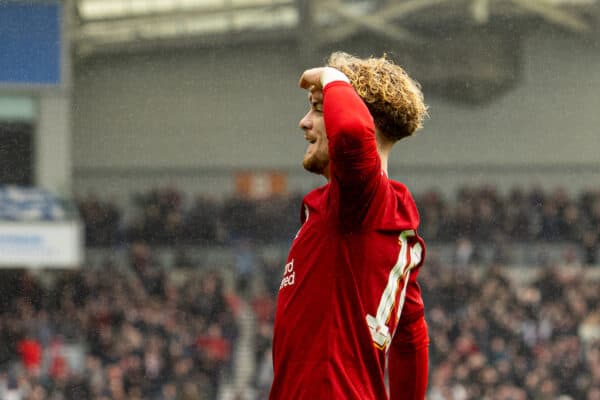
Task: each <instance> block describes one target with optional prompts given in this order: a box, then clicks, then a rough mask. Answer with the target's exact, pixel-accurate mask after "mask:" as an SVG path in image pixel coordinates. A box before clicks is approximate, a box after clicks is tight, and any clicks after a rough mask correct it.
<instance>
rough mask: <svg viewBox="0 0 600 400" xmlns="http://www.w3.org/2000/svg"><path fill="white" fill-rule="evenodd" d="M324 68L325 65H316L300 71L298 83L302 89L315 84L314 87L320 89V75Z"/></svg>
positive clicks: (307, 88) (309, 87)
mask: <svg viewBox="0 0 600 400" xmlns="http://www.w3.org/2000/svg"><path fill="white" fill-rule="evenodd" d="M325 68H326V67H317V68H310V69H307V70H306V71H304V72H303V73H302V76H300V81H299V82H298V85H299V86H300V87H301V88H302V89H306V90H309V89H311V86H315V87H316V88H318V89H321V88H322V85H321V75H322V74H323V71H325Z"/></svg>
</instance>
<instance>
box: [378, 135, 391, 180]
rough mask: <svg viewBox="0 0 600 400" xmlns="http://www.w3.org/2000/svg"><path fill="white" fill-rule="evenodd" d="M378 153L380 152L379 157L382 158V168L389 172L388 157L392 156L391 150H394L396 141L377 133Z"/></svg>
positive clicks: (386, 172)
mask: <svg viewBox="0 0 600 400" xmlns="http://www.w3.org/2000/svg"><path fill="white" fill-rule="evenodd" d="M376 139H377V153H379V158H380V159H381V168H382V169H383V171H384V172H385V174H386V175H388V176H389V174H388V159H389V157H390V152H391V151H392V147H393V146H394V142H392V141H390V140H387V139H385V138H383V137H382V135H380V134H377V135H376Z"/></svg>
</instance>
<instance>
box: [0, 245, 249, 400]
mask: <svg viewBox="0 0 600 400" xmlns="http://www.w3.org/2000/svg"><path fill="white" fill-rule="evenodd" d="M126 267H127V268H117V267H116V266H114V265H110V264H107V265H104V266H103V267H102V268H98V269H92V268H87V269H81V270H76V271H72V272H57V273H56V274H54V275H53V277H54V281H53V282H44V280H43V279H42V278H41V277H38V276H36V275H33V274H32V273H30V272H27V271H23V270H12V271H11V270H3V271H1V279H0V284H1V286H2V287H1V288H0V296H2V299H1V300H2V301H1V302H0V307H1V309H0V398H1V399H3V400H43V399H49V400H87V399H90V400H108V399H114V400H126V399H127V400H135V399H148V400H159V399H160V400H198V399H201V400H202V399H204V400H214V399H217V393H218V390H219V385H220V383H221V380H222V379H227V377H228V376H230V375H231V363H232V351H233V347H234V345H235V342H236V338H237V336H238V328H237V325H236V322H235V313H236V312H237V311H236V310H237V304H238V301H237V300H236V296H235V295H234V294H232V293H226V291H225V290H224V287H223V279H222V277H221V274H220V273H219V272H218V271H216V270H205V271H202V272H201V273H200V272H199V271H190V276H187V277H186V279H185V280H182V282H174V281H173V280H172V279H170V278H169V275H168V274H165V272H164V271H163V270H161V269H160V268H157V267H156V266H155V265H154V263H153V261H152V254H151V252H150V249H149V248H148V247H147V246H146V245H143V244H134V245H133V246H131V260H130V264H129V265H128V266H126Z"/></svg>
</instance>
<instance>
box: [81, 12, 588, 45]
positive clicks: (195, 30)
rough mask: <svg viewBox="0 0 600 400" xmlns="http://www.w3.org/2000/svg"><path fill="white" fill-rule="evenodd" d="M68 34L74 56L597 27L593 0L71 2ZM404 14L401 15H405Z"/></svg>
mask: <svg viewBox="0 0 600 400" xmlns="http://www.w3.org/2000/svg"><path fill="white" fill-rule="evenodd" d="M72 4H74V7H73V10H72V11H73V14H74V15H73V19H72V21H73V24H72V25H71V29H70V31H71V33H72V39H73V43H74V45H75V48H76V49H77V51H78V53H79V54H80V55H86V54H91V53H95V52H99V51H117V52H119V51H128V50H134V49H136V48H156V47H164V46H167V47H171V46H178V45H186V44H187V45H205V46H206V45H208V46H211V45H212V46H214V45H223V44H230V43H236V42H244V41H249V40H273V39H275V40H277V39H279V40H281V39H285V38H288V39H290V38H291V39H293V38H298V37H299V35H300V34H302V33H306V32H307V31H311V32H315V31H318V35H313V36H312V37H314V38H317V40H318V41H319V43H317V45H319V44H328V43H333V42H336V41H339V40H343V39H345V38H347V37H349V36H351V35H352V34H354V33H355V32H357V31H358V30H369V31H372V32H374V33H376V34H379V35H384V36H386V37H388V38H391V39H393V40H398V41H411V40H412V41H414V40H418V39H419V37H420V36H421V35H423V32H419V31H418V30H419V29H418V27H417V29H416V27H415V25H416V24H417V23H418V24H420V25H419V26H427V25H429V26H432V25H436V24H440V23H446V24H447V23H448V22H449V21H451V22H452V23H453V24H454V25H456V24H465V25H484V24H487V23H489V21H491V20H493V19H495V18H504V17H509V18H521V19H524V20H527V19H529V20H530V19H531V18H536V19H539V20H543V21H546V22H547V23H549V24H552V25H556V26H559V27H561V28H564V29H566V30H568V31H573V32H577V33H583V34H585V32H588V31H597V30H598V28H597V26H598V20H599V19H600V6H599V2H598V0H76V1H75V2H74V3H72ZM409 16H410V18H407V17H409Z"/></svg>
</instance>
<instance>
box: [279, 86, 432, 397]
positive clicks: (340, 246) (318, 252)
mask: <svg viewBox="0 0 600 400" xmlns="http://www.w3.org/2000/svg"><path fill="white" fill-rule="evenodd" d="M323 115H324V119H325V127H326V130H327V137H328V140H329V156H330V182H329V183H328V184H326V185H325V186H322V187H320V188H318V189H316V190H314V191H312V192H310V193H309V194H308V195H306V197H305V198H304V200H303V204H302V217H301V220H302V226H301V228H300V230H299V231H298V234H297V235H296V238H295V239H294V241H293V244H292V247H291V249H290V253H289V256H288V259H287V264H286V265H285V269H284V273H283V279H282V281H281V286H280V289H279V296H278V300H277V311H276V316H275V328H274V339H273V365H274V373H275V375H274V380H273V385H272V388H271V393H270V399H273V400H275V399H278V400H279V399H282V400H292V399H293V400H298V399H300V400H301V399H309V400H319V399H323V400H331V399H361V400H366V399H372V400H381V399H387V393H386V388H385V383H384V370H385V359H386V353H387V349H388V348H389V346H390V344H391V341H392V337H393V336H394V333H395V330H396V327H397V325H398V322H399V320H400V319H402V320H403V321H410V320H414V319H416V318H419V317H421V316H422V315H423V302H422V299H421V291H420V288H419V285H418V284H417V281H416V277H417V273H418V268H419V267H420V266H421V264H422V262H423V259H424V256H425V245H424V243H423V240H422V239H421V238H420V237H419V236H418V235H417V233H416V229H417V227H418V224H419V216H418V212H417V208H416V206H415V203H414V200H413V199H412V196H411V195H410V193H409V191H408V190H407V189H406V187H405V186H404V185H403V184H401V183H398V182H394V181H392V180H390V179H389V178H388V177H387V176H386V174H385V173H384V171H383V170H382V167H381V161H380V158H379V156H378V154H377V147H376V142H375V131H374V129H375V128H374V124H373V119H372V117H371V115H370V113H369V111H368V109H367V108H366V106H365V104H364V103H363V101H362V100H361V98H360V97H359V96H358V95H357V94H356V92H355V91H354V89H353V88H352V86H351V85H350V84H348V83H346V82H341V81H335V82H332V83H330V84H328V85H327V86H326V87H325V89H324V91H323Z"/></svg>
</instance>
